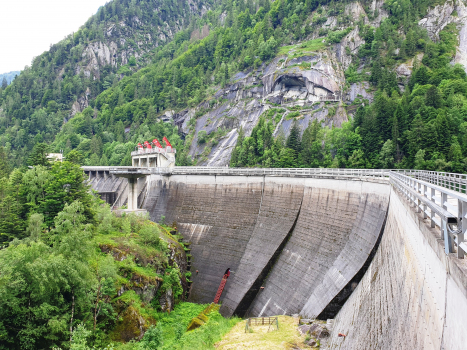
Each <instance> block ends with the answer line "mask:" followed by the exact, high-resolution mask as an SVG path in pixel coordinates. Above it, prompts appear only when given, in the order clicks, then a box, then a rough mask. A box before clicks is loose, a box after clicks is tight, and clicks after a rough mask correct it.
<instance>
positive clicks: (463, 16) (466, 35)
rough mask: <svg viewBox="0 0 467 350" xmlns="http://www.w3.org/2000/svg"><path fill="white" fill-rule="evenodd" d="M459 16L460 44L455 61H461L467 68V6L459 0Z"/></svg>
mask: <svg viewBox="0 0 467 350" xmlns="http://www.w3.org/2000/svg"><path fill="white" fill-rule="evenodd" d="M456 10H457V16H458V18H459V21H460V25H459V26H460V30H459V46H458V47H457V52H456V57H455V58H454V63H460V64H462V65H463V66H464V69H466V70H467V7H466V6H465V5H464V4H463V3H462V2H460V1H459V3H458V4H457V6H456Z"/></svg>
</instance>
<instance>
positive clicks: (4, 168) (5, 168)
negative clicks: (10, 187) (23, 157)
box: [0, 146, 10, 179]
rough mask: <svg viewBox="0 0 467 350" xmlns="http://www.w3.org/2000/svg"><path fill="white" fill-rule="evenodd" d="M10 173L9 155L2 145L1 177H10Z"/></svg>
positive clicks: (0, 154) (0, 155)
mask: <svg viewBox="0 0 467 350" xmlns="http://www.w3.org/2000/svg"><path fill="white" fill-rule="evenodd" d="M9 173H10V166H9V161H8V155H7V152H6V150H5V148H4V147H3V146H0V179H2V178H4V177H8V174H9Z"/></svg>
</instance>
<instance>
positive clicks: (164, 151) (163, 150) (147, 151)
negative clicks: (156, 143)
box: [131, 147, 177, 156]
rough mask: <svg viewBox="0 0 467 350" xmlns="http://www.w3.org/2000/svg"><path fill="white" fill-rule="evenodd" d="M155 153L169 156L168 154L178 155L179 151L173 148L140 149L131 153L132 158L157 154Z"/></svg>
mask: <svg viewBox="0 0 467 350" xmlns="http://www.w3.org/2000/svg"><path fill="white" fill-rule="evenodd" d="M155 153H162V154H167V153H177V151H176V150H175V149H174V148H172V147H165V148H158V147H154V148H140V149H139V150H137V151H133V152H131V155H132V156H137V155H140V154H155Z"/></svg>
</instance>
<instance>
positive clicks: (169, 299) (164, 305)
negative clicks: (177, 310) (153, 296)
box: [159, 288, 174, 312]
mask: <svg viewBox="0 0 467 350" xmlns="http://www.w3.org/2000/svg"><path fill="white" fill-rule="evenodd" d="M159 303H160V304H161V309H162V311H163V312H170V311H172V310H173V307H174V298H173V293H172V289H171V288H169V289H167V290H166V291H165V293H163V294H162V296H161V298H160V299H159Z"/></svg>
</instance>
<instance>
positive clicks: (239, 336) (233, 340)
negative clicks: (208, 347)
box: [216, 316, 308, 350]
mask: <svg viewBox="0 0 467 350" xmlns="http://www.w3.org/2000/svg"><path fill="white" fill-rule="evenodd" d="M245 324H246V321H242V322H239V323H237V325H235V327H233V328H232V330H231V331H230V332H229V333H228V334H227V335H225V336H224V338H223V339H222V341H220V342H218V343H217V344H216V349H217V350H240V349H242V350H243V349H248V350H263V349H268V350H275V349H294V348H295V349H297V348H301V349H303V348H308V347H307V346H305V345H304V343H303V342H304V341H305V337H306V336H305V335H303V336H300V334H299V333H298V330H297V327H298V319H297V318H293V317H290V316H279V330H278V331H271V332H267V327H266V328H263V327H253V332H252V333H245Z"/></svg>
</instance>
